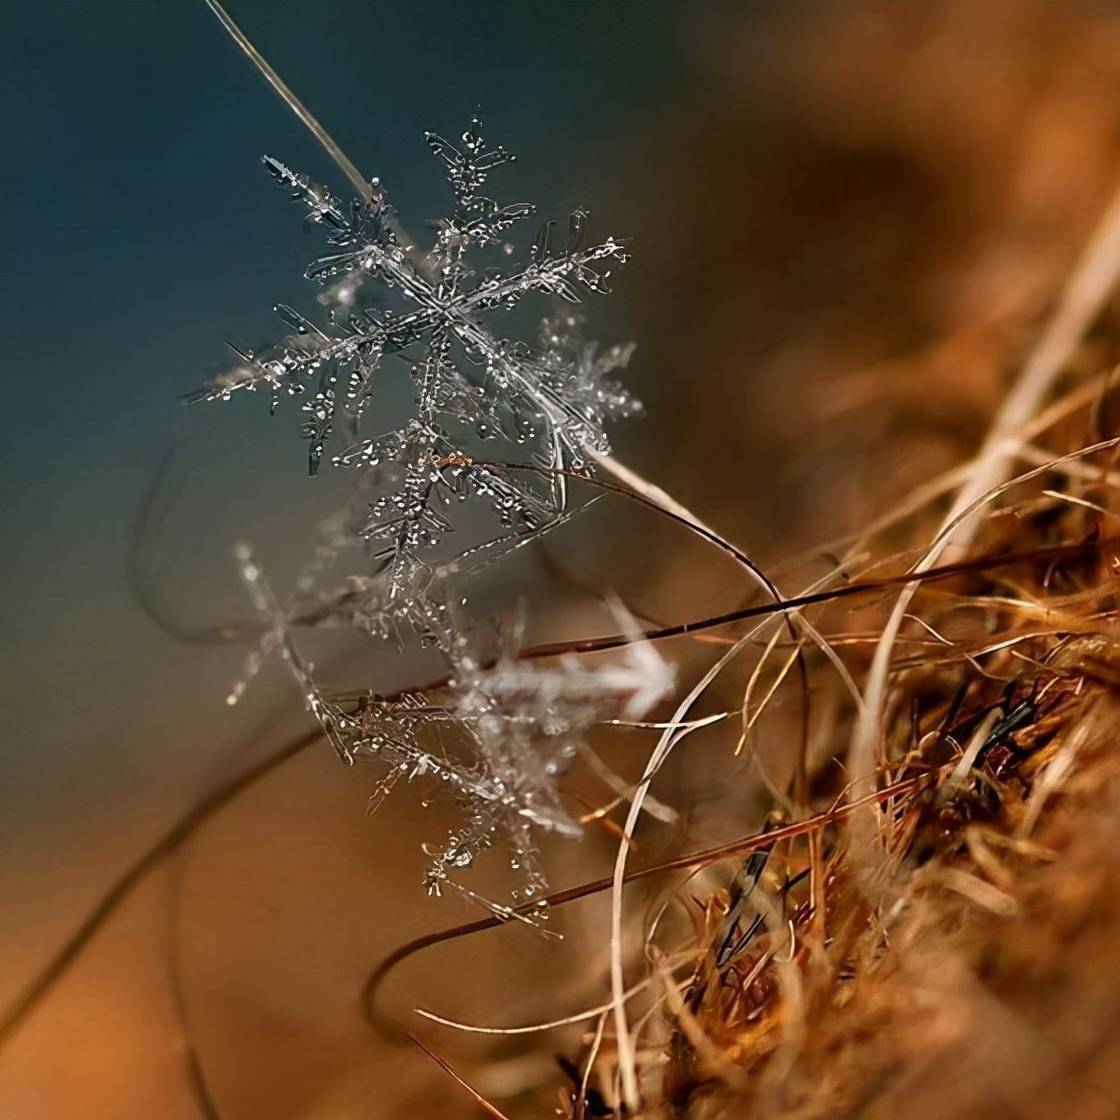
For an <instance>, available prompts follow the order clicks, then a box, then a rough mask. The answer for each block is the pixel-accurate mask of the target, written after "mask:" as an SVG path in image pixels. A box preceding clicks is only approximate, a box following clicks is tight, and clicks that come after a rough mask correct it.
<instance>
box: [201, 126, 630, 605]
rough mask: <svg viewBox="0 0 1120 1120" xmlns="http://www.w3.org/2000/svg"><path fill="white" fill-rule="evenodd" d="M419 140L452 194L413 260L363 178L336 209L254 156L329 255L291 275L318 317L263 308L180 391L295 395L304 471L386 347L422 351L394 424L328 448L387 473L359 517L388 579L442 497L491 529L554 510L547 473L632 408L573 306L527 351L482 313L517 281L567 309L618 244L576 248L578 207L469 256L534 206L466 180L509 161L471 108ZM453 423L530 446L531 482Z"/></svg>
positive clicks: (580, 461)
mask: <svg viewBox="0 0 1120 1120" xmlns="http://www.w3.org/2000/svg"><path fill="white" fill-rule="evenodd" d="M427 141H428V146H429V147H430V148H431V150H432V151H433V152H434V153H435V154H436V155H437V156H438V157H439V158H440V159H442V160H443V162H444V164H445V165H446V171H447V177H448V180H449V182H450V184H451V188H452V191H453V192H454V197H455V205H454V207H453V209H452V212H451V215H450V216H449V217H446V218H443V219H440V220H438V221H437V222H434V223H432V224H434V226H435V229H436V238H435V244H434V246H433V247H432V249H431V250H430V251H429V252H428V253H427V254H424V255H418V254H417V253H416V251H415V250H414V249H413V248H412V247H411V246H409V245H407V244H406V243H405V242H404V240H403V239H402V237H401V235H400V233H399V231H398V227H397V223H396V217H395V214H394V212H393V210H392V209H391V207H390V206H389V205H388V202H387V199H386V194H385V192H384V190H383V189H382V187H381V184H380V182H379V181H378V180H376V179H375V180H373V181H372V183H371V189H370V191H369V197H368V198H367V199H365V200H357V199H355V200H354V201H352V202H351V204H350V205H349V207H346V206H344V204H343V203H342V202H341V201H340V200H339V199H337V198H335V196H334V195H332V194H331V193H330V191H329V190H327V188H325V187H322V186H319V185H317V184H315V183H313V182H311V180H310V179H308V177H307V176H305V175H301V174H297V173H296V172H293V171H291V170H289V169H288V168H287V167H285V166H284V165H283V164H282V163H280V162H279V161H278V160H275V159H272V158H271V157H270V156H266V157H264V164H265V167H266V168H267V169H268V170H269V171H270V172H271V173H272V175H273V176H274V177H275V178H276V179H277V180H278V181H279V182H280V183H281V184H282V185H283V186H285V187H286V188H288V190H289V191H290V193H291V195H292V197H293V198H294V199H296V200H297V201H300V202H302V203H303V204H304V205H305V206H306V207H307V211H308V213H307V221H309V222H311V223H313V224H315V225H318V226H321V227H323V228H324V229H325V230H326V231H327V240H328V242H329V243H330V245H331V246H332V247H333V248H335V249H336V250H338V251H337V252H333V253H331V254H329V255H327V256H323V257H319V258H318V259H316V260H314V261H313V262H312V263H311V264H310V265H309V266H308V268H307V271H306V275H307V276H308V277H309V278H311V279H315V280H318V281H321V282H323V283H327V284H331V283H333V287H332V288H331V289H330V290H329V292H328V293H327V298H326V303H327V304H328V308H329V310H328V314H327V322H326V323H325V324H324V326H322V327H321V326H318V325H316V324H315V323H313V322H311V321H310V320H309V319H307V318H306V317H304V316H303V315H301V314H300V313H299V312H298V311H296V310H295V309H293V308H292V307H290V306H288V305H287V304H278V305H277V307H276V311H277V313H278V314H279V315H280V317H281V318H282V319H283V321H284V322H285V323H286V324H287V325H288V326H289V327H291V328H292V329H293V330H294V331H295V333H294V334H292V335H289V336H287V337H285V338H284V339H283V340H282V341H281V342H279V343H277V344H275V345H273V346H270V347H268V348H266V349H265V350H264V351H263V352H262V353H258V354H255V353H252V352H249V351H238V353H239V356H240V357H241V359H242V362H241V364H240V365H238V366H237V367H235V368H234V369H232V370H230V371H228V372H227V373H225V374H223V375H221V376H220V377H219V378H217V379H216V380H215V382H214V383H213V384H212V385H211V386H210V387H209V388H208V389H206V390H204V391H203V392H201V393H198V394H195V395H194V396H193V397H192V398H190V399H192V400H212V399H219V398H220V399H228V398H229V397H230V396H231V395H232V394H233V393H235V392H237V391H239V390H242V389H257V388H259V387H262V386H267V387H268V389H269V390H270V391H271V395H272V406H273V408H274V409H275V407H276V405H277V403H278V401H279V400H280V398H282V397H284V396H299V397H303V398H306V399H305V402H304V404H303V412H304V414H305V416H306V421H305V424H304V435H305V437H306V438H307V440H308V441H309V445H310V451H309V466H310V471H311V473H312V474H314V473H316V472H317V471H318V469H319V466H320V463H321V461H322V459H323V456H324V454H325V448H326V445H327V442H328V441H329V440H330V438H331V436H332V434H333V432H334V429H335V427H336V426H338V425H339V423H340V421H341V422H342V423H343V424H344V425H345V426H346V428H347V429H348V430H349V431H350V433H351V435H352V437H356V436H357V434H358V432H359V427H360V424H361V421H362V418H363V416H364V414H365V412H366V410H367V408H368V406H369V403H370V399H371V396H372V393H373V391H374V384H375V381H376V380H377V375H378V374H379V372H380V371H381V369H382V365H383V363H384V361H385V358H386V357H387V356H389V355H397V356H402V355H406V354H407V352H408V349H409V348H410V347H417V346H419V347H421V348H422V350H421V352H420V353H419V354H416V353H413V354H410V355H407V360H408V361H409V363H410V369H411V376H412V381H413V385H414V410H413V414H412V416H411V417H410V418H409V420H408V421H407V423H405V424H404V425H403V426H401V427H399V428H397V429H395V430H393V431H390V432H388V433H383V434H381V435H378V436H375V437H372V438H366V439H362V440H357V441H356V442H354V443H353V444H352V445H351V446H349V447H347V448H345V449H344V450H342V451H341V452H340V453H338V454H337V455H335V457H334V462H335V464H336V465H338V466H342V467H359V468H379V467H380V468H388V469H389V471H390V472H391V473H393V474H395V483H396V485H395V487H394V488H393V489H392V490H390V492H388V493H386V494H384V495H383V496H382V497H380V498H379V499H378V500H377V501H375V502H372V503H371V504H370V506H369V509H368V514H367V517H366V520H365V524H364V525H363V526H362V527H361V529H360V534H361V536H362V537H363V538H364V539H365V540H366V541H367V542H368V543H369V544H370V545H371V546H372V547H373V550H374V556H375V558H377V559H385V560H386V561H387V562H388V566H389V568H390V573H391V574H390V578H389V583H390V585H391V587H393V589H394V590H399V589H397V588H395V587H394V586H393V585H394V584H395V583H396V582H397V581H398V580H403V579H404V578H405V577H406V576H407V574H408V572H409V569H410V567H411V565H412V561H414V560H415V559H417V558H418V557H419V556H421V554H422V553H423V552H424V551H425V550H426V549H430V548H431V547H433V546H435V545H436V544H437V543H438V542H439V541H440V540H441V539H442V538H443V537H444V535H445V534H446V533H447V532H449V531H450V529H451V528H452V524H451V521H450V519H449V517H448V512H447V511H448V507H449V506H450V505H451V502H452V499H454V498H460V499H462V498H465V497H468V496H478V497H481V498H483V499H484V500H485V501H486V502H487V504H488V505H489V506H490V508H491V509H492V510H493V511H494V513H496V515H497V518H498V521H499V523H500V524H501V526H502V528H503V530H505V531H507V532H517V531H519V532H534V531H536V530H538V529H540V528H541V527H542V526H544V525H547V524H548V523H549V522H551V521H552V520H554V519H555V518H556V517H557V516H558V515H559V514H560V513H561V512H562V511H563V510H564V508H565V506H566V491H567V488H566V486H565V483H564V476H563V474H562V473H560V472H564V471H573V470H574V471H581V470H585V469H586V468H587V466H588V452H589V451H593V452H596V453H606V452H607V451H609V443H608V440H607V436H606V432H605V430H604V425H605V422H606V421H608V420H610V419H614V418H616V417H620V416H625V415H628V414H631V413H632V412H633V411H634V410H635V407H636V406H635V405H634V402H633V401H632V400H631V399H630V397H629V396H628V395H627V394H626V392H625V390H623V389H622V388H621V387H620V386H618V385H616V384H614V383H612V382H609V381H607V380H606V379H605V375H606V374H607V373H609V372H610V371H611V370H613V369H614V368H617V367H618V366H619V365H621V364H624V363H625V360H626V358H627V357H628V355H629V350H628V349H627V348H624V347H620V348H615V349H614V350H610V351H608V352H607V353H606V354H605V355H599V354H598V353H597V351H595V349H594V348H593V347H592V348H591V349H587V348H586V346H585V345H584V344H582V343H581V342H579V341H576V339H575V335H574V328H576V327H577V326H578V321H577V320H576V319H575V317H572V316H569V317H567V319H566V320H562V319H561V318H560V317H555V318H553V319H552V320H547V321H546V326H545V328H544V331H543V332H542V334H543V343H544V345H543V346H542V347H539V348H532V347H530V346H528V345H526V344H525V343H523V342H519V341H513V340H510V339H506V338H501V337H499V336H498V335H496V334H494V333H492V332H491V330H490V329H488V327H487V326H486V325H485V321H486V320H487V319H489V318H490V317H492V316H493V315H494V314H495V313H497V312H501V311H509V310H512V309H513V308H515V307H516V306H517V305H518V304H519V302H520V301H521V300H522V298H523V297H524V296H526V295H527V294H529V293H543V294H545V295H549V296H552V297H555V298H558V299H559V300H561V301H564V302H567V303H569V304H574V303H578V302H579V301H580V299H581V296H582V294H584V293H585V292H606V291H608V290H609V289H608V287H607V281H608V279H609V277H610V268H609V267H608V266H609V265H610V263H611V262H618V263H621V262H623V261H625V259H626V254H625V251H624V249H623V247H622V245H621V244H620V243H619V242H618V241H616V240H614V239H613V238H607V239H606V240H605V241H602V242H600V243H599V244H596V245H592V246H590V247H585V246H584V245H583V240H584V231H585V225H586V214H585V213H584V212H583V211H582V210H576V211H574V212H573V213H572V214H571V216H570V218H569V221H568V237H567V241H566V244H565V246H564V248H563V249H561V250H557V249H556V248H554V246H553V232H554V226H555V223H553V222H545V223H544V224H543V225H541V226H540V228H539V230H538V233H537V237H536V240H535V241H534V243H533V246H532V248H531V250H530V251H529V254H528V259H527V260H526V261H525V262H524V263H522V264H521V265H520V266H518V267H516V268H513V269H511V270H508V271H503V269H502V268H501V267H500V265H488V266H486V267H474V266H472V264H471V263H469V260H470V255H471V251H472V250H475V251H485V250H487V249H490V250H494V249H497V250H498V252H499V255H500V256H502V257H504V256H506V255H507V251H508V249H509V247H508V246H506V245H505V244H504V242H503V240H502V238H503V235H504V234H505V233H506V231H507V230H509V228H510V227H511V226H513V225H514V224H515V223H516V222H518V221H520V220H522V219H524V218H526V217H527V216H528V215H530V214H532V213H533V207H532V206H531V205H529V204H527V203H515V204H513V205H508V206H500V205H499V204H498V203H497V202H495V201H494V200H493V199H491V198H488V197H486V196H485V195H483V194H482V193H480V192H481V191H482V188H483V187H484V185H485V183H486V180H487V177H488V175H489V174H490V172H491V171H493V170H494V169H495V168H497V167H499V166H501V165H502V164H505V163H508V162H509V161H511V160H512V159H513V158H514V157H513V156H512V155H511V154H510V153H509V152H507V151H506V150H505V149H504V148H502V147H494V148H489V147H487V145H486V143H485V141H484V140H483V138H482V135H481V122H480V119H479V117H478V116H477V115H476V116H475V117H474V118H473V119H472V121H471V123H470V126H469V127H468V128H467V130H466V131H465V132H464V133H463V134H462V136H461V137H460V143H459V144H458V145H456V144H453V143H451V142H450V141H448V140H445V139H444V138H443V137H441V136H437V135H436V134H434V133H428V134H427ZM339 277H341V278H342V279H341V280H339V279H338V278H339ZM367 279H374V280H377V281H378V282H379V283H380V285H381V286H382V287H383V288H384V289H387V290H388V293H389V294H390V295H391V296H394V297H395V298H396V301H397V303H398V305H399V306H397V307H396V308H392V307H377V306H375V305H374V304H373V303H372V302H371V299H370V297H369V296H368V295H367V294H366V283H365V281H366V280H367ZM573 358H575V360H574V361H573V360H572V359H573ZM466 430H470V431H473V434H474V436H475V437H476V438H480V439H483V440H491V439H495V438H503V439H504V440H506V441H508V442H509V443H511V444H513V445H525V444H529V443H532V444H533V445H534V448H535V450H536V453H537V457H538V459H539V461H540V462H541V464H542V465H543V466H544V467H546V468H547V469H548V472H549V473H548V474H547V481H546V484H545V485H544V486H543V487H542V485H541V481H540V479H539V478H532V477H526V478H524V479H511V478H510V477H509V476H508V475H505V474H501V473H498V472H495V471H493V470H489V469H487V468H485V467H481V466H475V467H473V469H467V464H468V463H469V461H470V459H471V456H470V454H469V451H468V448H467V445H466V442H465V431H466Z"/></svg>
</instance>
